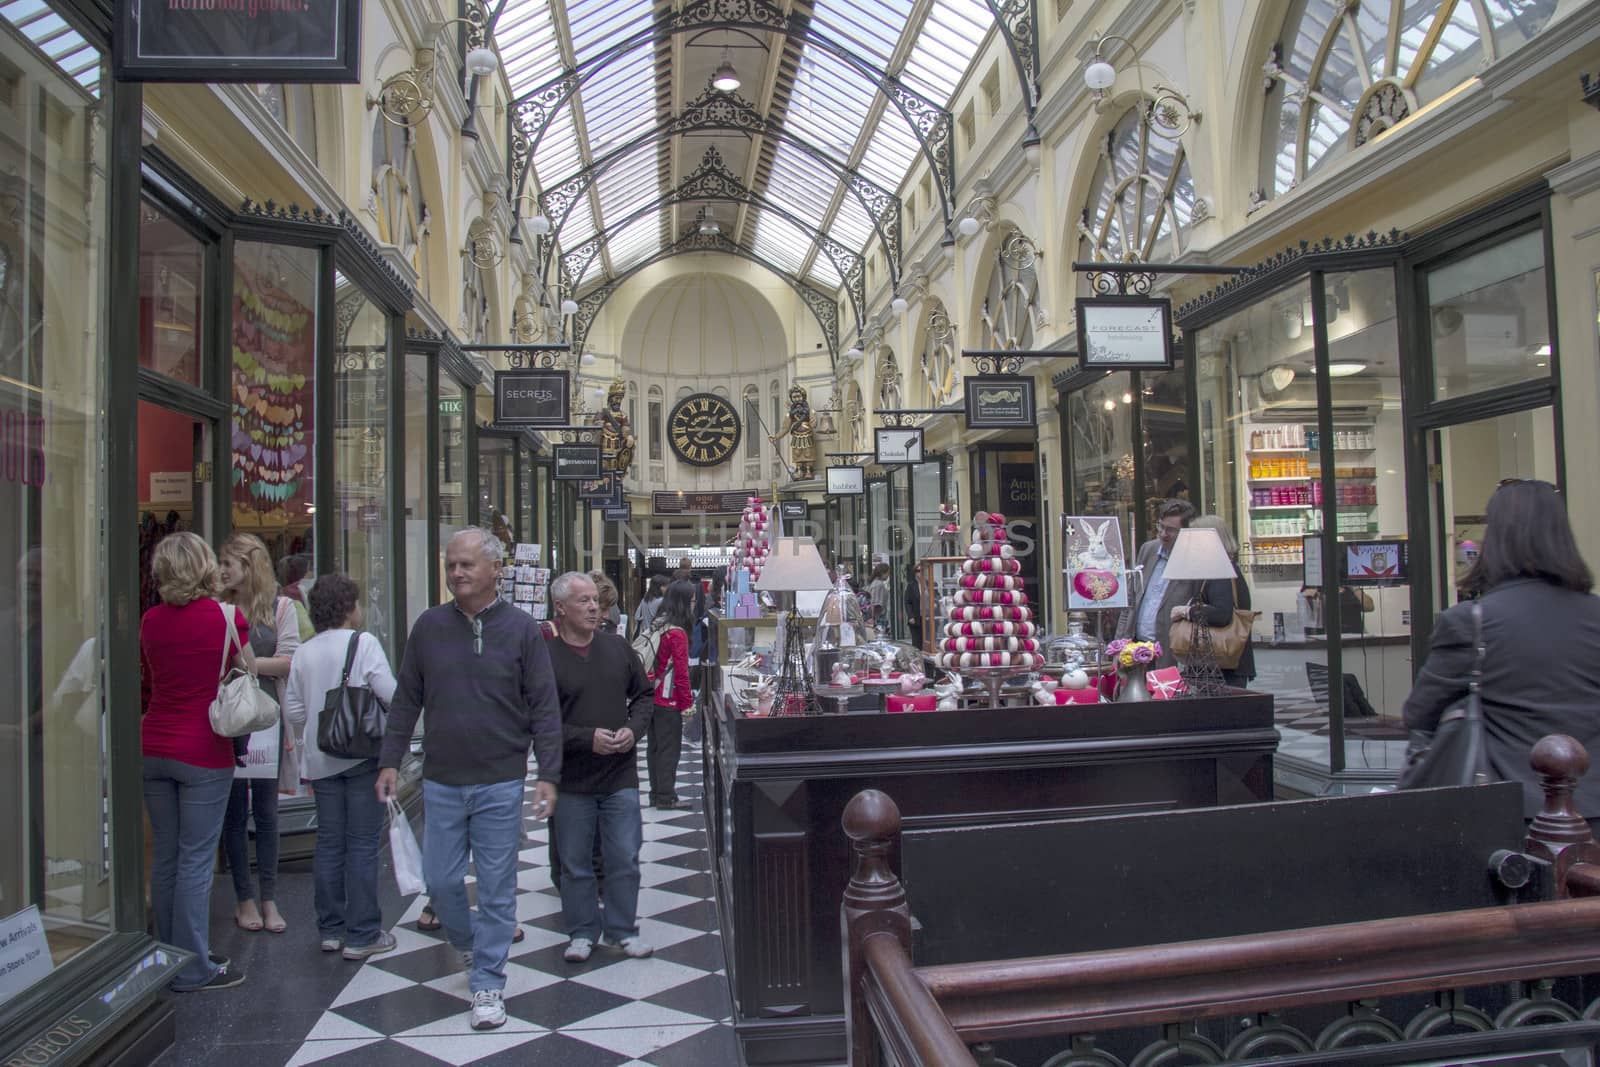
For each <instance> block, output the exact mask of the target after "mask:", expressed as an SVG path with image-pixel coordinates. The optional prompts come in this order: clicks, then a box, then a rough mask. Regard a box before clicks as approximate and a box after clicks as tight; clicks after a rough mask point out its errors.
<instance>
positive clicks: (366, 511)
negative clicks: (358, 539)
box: [356, 504, 383, 530]
mask: <svg viewBox="0 0 1600 1067" xmlns="http://www.w3.org/2000/svg"><path fill="white" fill-rule="evenodd" d="M382 519H383V510H382V509H381V508H380V507H378V505H377V504H362V505H361V506H360V507H359V508H357V509H356V526H357V527H359V528H360V529H363V530H376V529H377V528H378V527H379V526H381V525H382Z"/></svg>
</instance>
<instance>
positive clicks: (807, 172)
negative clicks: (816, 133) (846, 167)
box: [766, 144, 872, 249]
mask: <svg viewBox="0 0 1600 1067" xmlns="http://www.w3.org/2000/svg"><path fill="white" fill-rule="evenodd" d="M840 181H841V179H840V176H839V174H838V172H836V171H834V170H833V169H832V168H829V167H825V166H823V165H822V164H821V163H819V162H817V161H816V160H815V159H813V158H812V157H811V156H809V155H808V154H806V153H805V152H803V151H801V150H800V149H798V148H795V147H794V146H793V145H788V144H784V145H780V146H779V148H778V151H777V154H776V155H775V156H774V157H773V161H772V173H771V176H770V177H769V179H768V181H767V190H766V195H767V197H768V199H770V200H772V202H773V203H775V204H778V205H779V206H781V207H783V208H785V209H786V210H788V211H790V212H792V213H793V214H795V215H798V216H800V217H801V218H803V219H805V220H806V221H807V222H809V223H810V224H811V225H812V226H814V227H816V228H817V229H819V230H820V229H822V228H823V223H824V221H825V220H826V219H827V218H828V208H829V206H830V204H831V203H832V200H833V194H834V190H835V189H837V188H838V186H839V184H840ZM827 233H828V236H830V237H832V238H833V239H834V240H835V241H838V242H839V243H840V244H842V245H844V246H846V247H847V248H851V249H858V248H860V247H861V246H862V245H864V244H866V243H867V238H868V237H870V236H871V235H872V222H871V220H870V219H869V218H868V217H867V213H866V211H865V210H864V209H863V208H862V207H861V202H860V201H859V200H857V199H856V198H855V195H854V194H853V193H851V192H849V191H848V190H846V191H845V193H844V196H843V199H842V200H841V202H840V209H839V213H838V215H837V217H835V218H834V220H833V222H832V224H830V225H829V226H828V227H827Z"/></svg>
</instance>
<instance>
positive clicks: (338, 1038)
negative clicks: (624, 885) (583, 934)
mask: <svg viewBox="0 0 1600 1067" xmlns="http://www.w3.org/2000/svg"><path fill="white" fill-rule="evenodd" d="M643 770H644V767H643V761H642V759H641V762H640V772H641V777H643ZM678 792H679V797H680V799H681V800H682V801H684V802H686V803H687V804H688V805H689V807H688V808H686V809H685V810H678V811H656V810H654V809H652V808H645V809H644V839H645V843H644V848H643V850H642V856H641V860H642V879H641V880H642V888H641V890H640V894H639V913H640V928H641V933H642V934H643V936H644V937H645V938H646V939H647V940H648V941H650V942H651V943H652V944H653V945H655V947H656V953H655V955H654V957H652V958H650V959H645V960H630V959H627V958H626V957H624V956H623V955H622V954H621V953H620V952H617V951H615V950H612V949H606V948H597V949H596V950H595V953H594V955H593V956H592V957H591V958H590V960H589V962H587V963H584V964H569V963H567V962H565V961H564V960H563V959H562V958H561V953H562V949H563V948H564V947H565V944H566V940H567V939H566V934H565V933H564V931H563V929H562V922H561V901H560V899H559V897H558V896H557V895H556V892H555V890H554V888H553V887H552V886H551V882H550V872H549V856H548V847H547V842H548V838H547V836H546V828H545V825H544V824H543V823H542V822H538V821H537V820H535V819H533V818H532V816H531V812H530V813H529V816H528V818H527V820H526V822H525V828H526V834H527V837H526V841H525V844H524V849H523V851H522V853H521V855H520V857H519V863H518V876H517V884H518V889H517V918H518V921H519V924H520V926H521V928H522V929H523V930H524V932H525V935H526V936H525V940H524V941H523V942H522V943H521V944H520V945H515V946H513V948H512V953H511V960H510V964H509V966H508V972H507V973H508V984H507V987H506V1010H507V1014H508V1016H509V1020H508V1022H507V1023H506V1025H505V1026H504V1027H502V1028H500V1029H498V1030H493V1031H488V1032H484V1033H478V1032H474V1031H473V1030H472V1029H471V1028H470V1027H469V1025H468V1020H467V1009H468V997H469V994H468V990H467V984H466V977H465V976H464V975H463V974H462V973H461V972H460V970H459V967H458V966H457V964H456V962H455V959H454V954H453V953H452V952H451V950H450V948H449V946H448V945H447V944H446V943H445V942H444V941H443V940H442V939H441V935H439V934H430V933H422V932H419V931H417V930H416V928H415V924H416V918H417V915H418V913H419V912H420V911H421V909H422V900H421V898H401V897H400V896H399V895H398V893H397V891H396V889H395V885H394V873H393V869H392V867H391V866H390V864H389V860H388V852H387V850H385V852H384V854H383V864H384V866H383V870H382V872H381V873H380V876H379V884H380V886H381V887H382V892H383V907H384V916H385V919H386V925H387V924H389V923H392V925H390V930H391V932H392V933H393V934H394V935H395V937H396V939H397V940H398V941H399V943H400V945H399V948H398V949H397V950H396V951H394V952H392V953H388V954H386V955H383V956H377V957H374V958H373V959H372V960H370V961H368V962H366V963H364V964H362V963H351V962H347V961H345V960H343V959H341V958H340V957H339V956H337V955H336V954H332V953H328V954H324V953H322V952H319V951H318V949H317V936H316V928H315V923H314V921H313V919H312V910H311V873H310V863H309V861H304V862H297V863H293V864H286V865H285V867H284V869H283V872H282V873H281V875H280V878H279V889H278V900H279V907H280V908H281V909H282V911H283V913H284V916H285V918H287V919H288V921H289V923H290V929H289V931H288V932H287V933H284V934H281V935H273V934H268V933H265V932H257V933H247V932H245V931H242V930H240V929H239V928H238V927H237V926H236V925H235V924H234V922H233V891H232V887H231V884H230V881H229V878H228V876H227V875H226V874H219V875H218V877H217V881H216V884H215V887H214V890H213V894H212V931H213V933H212V937H213V943H212V948H213V951H216V952H220V953H223V954H225V955H228V956H229V957H231V958H232V959H233V960H234V961H235V962H236V964H237V965H238V966H239V967H241V968H242V969H243V970H244V971H245V973H246V975H247V980H246V981H245V983H244V984H243V985H241V986H238V987H236V988H234V989H230V990H223V991H218V992H213V993H203V994H189V995H186V996H181V997H178V998H176V1000H177V1008H178V1043H177V1045H176V1046H175V1047H174V1048H173V1049H171V1050H170V1051H169V1052H167V1053H166V1054H165V1055H164V1056H163V1057H162V1058H161V1059H160V1060H159V1061H158V1063H159V1064H160V1067H178V1065H189V1064H217V1063H225V1064H227V1065H228V1067H266V1065H272V1067H283V1065H286V1064H287V1065H290V1067H300V1065H304V1064H312V1063H323V1062H328V1063H337V1064H338V1065H339V1067H367V1065H373V1067H379V1065H381V1067H407V1065H419V1067H420V1065H437V1064H441V1063H443V1064H456V1065H460V1064H481V1065H484V1067H490V1065H501V1064H522V1065H538V1064H550V1065H561V1067H590V1065H593V1067H638V1065H643V1064H649V1065H654V1067H688V1065H696V1067H701V1065H717V1067H720V1065H723V1064H728V1065H737V1064H739V1062H740V1058H739V1050H738V1042H737V1040H736V1039H735V1037H734V1034H733V1030H732V1028H731V1026H730V1025H729V1017H730V1015H731V1013H732V1006H731V1002H730V1000H729V994H728V983H727V978H726V977H725V974H724V971H723V954H722V945H721V937H720V935H719V933H718V930H717V919H716V906H715V904H714V902H713V900H712V889H711V881H710V875H709V874H708V873H707V872H708V865H707V857H706V843H705V832H704V820H703V818H702V816H701V814H700V811H699V807H700V803H701V796H702V792H703V789H702V784H701V765H700V750H699V748H698V747H697V746H693V745H690V744H689V743H687V742H686V743H685V745H684V753H683V760H682V762H681V764H680V767H679V772H678ZM529 796H530V797H531V796H532V791H531V789H530V791H529ZM419 829H420V830H422V832H425V827H419Z"/></svg>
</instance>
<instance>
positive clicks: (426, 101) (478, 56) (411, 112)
mask: <svg viewBox="0 0 1600 1067" xmlns="http://www.w3.org/2000/svg"><path fill="white" fill-rule="evenodd" d="M457 22H459V23H461V24H462V25H464V26H467V27H469V28H470V30H471V31H472V32H471V35H470V36H469V37H468V40H469V41H470V40H471V39H472V38H473V37H476V38H477V39H478V40H479V44H477V45H476V46H475V47H473V48H470V49H468V50H467V54H466V56H465V57H464V62H465V65H466V69H467V73H468V74H470V75H472V76H473V77H474V78H481V77H485V76H486V75H490V74H493V73H494V72H495V71H496V70H498V69H499V68H500V57H498V56H497V55H495V53H494V49H492V48H489V47H488V46H487V43H486V42H485V41H484V38H483V30H484V27H483V24H482V23H481V22H478V21H475V20H473V19H465V18H455V19H446V20H445V21H444V22H442V23H440V24H439V28H438V29H437V30H435V31H434V35H433V44H432V45H431V46H430V47H428V48H421V49H418V50H417V53H416V55H415V56H413V57H412V62H413V65H412V66H410V67H408V68H406V69H405V70H402V71H400V72H399V73H398V74H391V75H390V76H389V77H387V78H385V79H384V80H383V84H382V85H380V86H379V87H378V95H377V96H373V95H371V94H368V96H367V110H368V111H371V110H372V109H373V108H378V113H379V114H381V115H382V116H383V117H384V119H385V120H387V121H388V122H392V123H394V124H395V125H396V126H415V125H417V124H418V123H419V122H421V121H422V120H424V119H426V118H427V117H428V115H429V113H430V112H432V111H433V107H434V103H435V99H434V94H435V88H434V75H435V73H436V72H437V69H438V59H437V57H438V53H439V44H440V41H441V40H442V39H443V37H444V31H445V29H446V28H447V27H449V26H451V25H453V24H454V23H457Z"/></svg>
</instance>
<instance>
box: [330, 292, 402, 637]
mask: <svg viewBox="0 0 1600 1067" xmlns="http://www.w3.org/2000/svg"><path fill="white" fill-rule="evenodd" d="M336 284H337V295H336V297H335V306H336V307H337V309H338V321H339V324H340V327H339V336H338V345H337V347H336V349H335V350H334V397H335V400H334V404H335V407H334V485H335V486H336V497H335V499H334V501H333V507H334V509H335V510H334V517H335V522H334V546H333V569H334V570H336V571H343V572H344V573H345V574H348V575H349V576H350V577H351V578H352V579H354V580H355V582H356V584H357V585H359V586H360V587H361V600H362V616H363V618H364V620H365V626H366V629H367V632H369V633H371V634H373V635H374V636H375V637H377V638H378V640H380V641H382V642H383V645H384V647H385V648H386V649H388V650H389V651H390V652H391V653H392V652H393V651H394V649H395V620H394V618H393V616H392V614H391V611H392V607H391V603H390V599H389V598H390V593H391V588H390V574H389V568H390V559H389V522H390V515H389V485H388V471H387V464H386V462H385V460H386V456H387V448H388V427H389V390H388V374H389V371H388V358H387V353H388V339H389V316H388V315H387V314H386V313H385V312H384V310H383V309H382V308H381V307H379V306H378V305H377V304H375V303H374V302H373V301H372V300H371V299H370V298H369V297H368V296H367V295H366V294H365V293H363V292H362V291H361V290H360V289H359V288H357V287H356V286H355V285H354V284H353V283H350V282H348V281H347V280H345V279H344V278H343V277H342V276H338V281H337V282H336Z"/></svg>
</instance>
